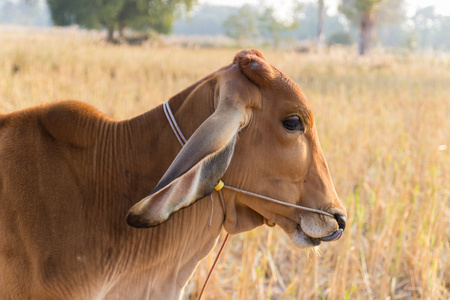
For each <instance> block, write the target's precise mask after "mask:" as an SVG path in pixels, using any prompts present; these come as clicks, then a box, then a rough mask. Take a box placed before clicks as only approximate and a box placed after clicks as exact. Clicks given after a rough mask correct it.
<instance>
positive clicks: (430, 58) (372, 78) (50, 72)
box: [0, 29, 450, 299]
mask: <svg viewBox="0 0 450 300" xmlns="http://www.w3.org/2000/svg"><path fill="white" fill-rule="evenodd" d="M0 44H1V47H0V62H1V63H0V112H1V113H8V112H12V111H14V110H18V109H22V108H25V107H29V106H32V105H40V104H42V103H47V102H51V101H54V100H60V99H76V100H80V101H84V102H87V103H89V104H91V105H93V106H94V107H96V108H98V109H99V110H100V111H102V112H104V113H105V114H107V115H109V116H111V117H114V118H118V119H124V118H130V117H133V116H135V115H138V114H140V113H142V112H144V111H146V110H149V109H151V108H153V107H154V106H156V105H158V104H160V103H162V102H164V101H166V100H167V99H168V98H169V97H170V96H172V95H174V94H175V93H177V92H178V91H181V90H182V89H184V88H186V87H187V86H189V85H190V84H192V83H193V82H195V81H197V80H198V79H200V78H202V77H203V76H206V75H207V74H209V73H211V72H213V71H215V70H217V69H219V68H220V67H222V66H224V65H227V64H229V63H230V62H232V59H233V57H234V55H235V53H236V52H237V51H238V49H233V48H227V49H220V48H189V47H188V48H186V47H180V46H176V45H175V46H164V45H162V46H148V47H142V46H140V47H136V46H129V45H112V44H109V43H105V42H104V41H102V39H101V38H99V35H98V34H96V33H92V32H91V33H89V32H86V31H78V30H74V29H45V30H37V29H28V30H19V31H18V30H13V31H11V30H3V31H0ZM262 50H263V52H264V54H265V56H266V57H267V58H268V59H269V61H270V62H271V63H272V64H274V65H275V66H277V67H278V68H279V69H281V70H282V71H283V72H285V73H286V74H287V75H288V76H290V77H291V78H292V79H294V80H295V81H296V82H297V83H299V84H300V86H301V87H302V88H303V90H304V91H305V93H306V94H307V96H308V98H309V99H310V102H311V104H312V107H313V110H314V113H315V120H316V124H317V129H318V133H319V137H320V140H321V144H322V147H323V149H324V152H325V156H326V158H327V161H328V164H329V168H330V171H331V173H332V177H333V180H334V183H335V186H336V189H337V192H338V194H339V195H340V197H341V199H342V201H343V203H344V204H345V206H346V207H347V210H348V226H347V229H346V232H345V234H344V236H343V237H342V238H341V239H340V240H339V241H338V242H334V243H330V244H323V245H321V246H320V248H319V249H318V250H316V251H304V250H299V249H295V248H294V247H293V246H292V245H291V242H290V241H289V239H288V238H287V237H286V236H285V234H284V233H283V232H282V230H281V229H279V228H277V227H275V228H268V227H261V228H258V229H256V230H253V231H251V232H248V233H243V234H239V235H236V236H232V237H231V238H230V240H229V242H228V244H227V245H226V246H225V250H224V253H223V254H222V257H221V258H220V260H219V263H218V265H217V267H216V270H215V272H214V273H213V275H212V278H211V280H210V282H209V284H208V287H207V289H206V292H205V295H204V299H325V298H326V299H449V298H450V293H449V289H450V274H449V271H450V261H449V260H450V226H449V225H450V224H449V223H450V221H449V220H450V205H449V204H450V150H449V149H448V147H449V146H450V145H449V144H450V117H449V116H450V56H448V55H445V54H442V55H431V54H424V53H422V54H412V53H409V54H407V53H405V54H403V55H393V54H389V53H382V52H377V51H375V52H373V53H371V54H370V55H367V56H364V57H360V56H357V54H356V51H353V52H349V51H347V50H345V49H340V48H332V49H329V50H328V51H325V52H322V53H320V54H319V53H316V52H308V53H301V52H297V51H294V50H273V49H266V50H264V49H262ZM222 239H223V236H222V237H221V239H220V241H219V243H220V242H221V240H222ZM217 248H218V246H217ZM216 251H217V249H215V250H214V251H213V252H212V253H211V254H210V255H209V256H208V257H207V258H206V259H205V260H203V261H202V262H201V263H200V265H199V267H198V268H197V270H196V271H195V273H194V275H193V277H192V279H191V281H190V282H189V283H188V285H187V286H186V294H185V297H184V298H185V299H196V296H197V294H198V292H199V290H200V288H201V285H202V284H203V281H204V280H205V278H206V275H207V271H208V270H209V268H210V266H211V264H212V261H213V259H214V258H215V252H216Z"/></svg>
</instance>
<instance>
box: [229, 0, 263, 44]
mask: <svg viewBox="0 0 450 300" xmlns="http://www.w3.org/2000/svg"><path fill="white" fill-rule="evenodd" d="M223 26H224V27H225V33H226V35H228V36H229V37H231V38H233V39H236V40H237V41H238V43H239V44H242V43H243V42H244V41H246V40H252V39H254V38H256V37H257V36H258V30H257V26H258V12H257V10H256V8H255V7H253V6H252V5H249V4H245V5H243V6H242V7H241V8H239V10H238V12H237V13H236V14H233V15H230V16H229V17H228V18H227V19H226V20H225V21H224V22H223Z"/></svg>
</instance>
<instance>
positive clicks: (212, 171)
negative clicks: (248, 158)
mask: <svg viewBox="0 0 450 300" xmlns="http://www.w3.org/2000/svg"><path fill="white" fill-rule="evenodd" d="M244 79H245V78H244ZM248 84H250V83H248ZM225 86H226V88H225V89H220V92H219V96H218V97H219V100H218V106H217V109H216V110H215V112H214V113H213V114H212V115H211V116H210V117H209V118H208V119H206V120H205V121H204V122H203V123H202V125H200V127H199V128H198V129H197V130H196V131H195V132H194V134H193V135H192V136H191V137H190V138H189V140H188V141H187V143H186V145H185V146H184V147H183V148H182V149H181V151H180V152H179V154H178V155H177V156H176V158H175V160H174V161H173V162H172V164H171V165H170V167H169V169H168V170H167V171H166V173H165V174H164V175H163V177H162V178H161V180H160V181H159V183H158V184H157V186H156V187H155V189H154V190H153V191H152V193H151V194H150V195H149V196H147V197H146V198H144V199H142V200H141V201H140V202H138V203H137V204H135V205H134V206H133V207H132V208H131V209H130V211H129V213H128V216H127V222H128V224H129V225H131V226H134V227H153V226H157V225H159V224H161V223H162V222H164V221H166V220H167V219H168V218H169V217H170V215H172V214H173V213H175V212H176V211H178V210H180V209H181V208H184V207H187V206H189V205H191V204H193V203H194V202H195V201H196V200H198V199H201V198H203V197H205V196H207V195H209V194H210V193H211V192H212V191H213V189H214V187H215V186H216V185H217V183H218V182H219V180H220V179H221V178H222V176H223V174H224V173H225V171H226V170H227V168H228V165H229V163H230V160H231V157H232V155H233V151H234V146H235V143H236V137H237V133H238V131H239V129H240V128H242V127H243V126H244V124H245V123H246V121H247V120H248V115H247V110H249V109H248V108H247V107H246V105H245V104H244V101H241V99H240V97H241V96H242V93H238V92H236V91H238V90H239V88H236V87H235V86H234V85H233V84H229V82H228V83H227V84H225Z"/></svg>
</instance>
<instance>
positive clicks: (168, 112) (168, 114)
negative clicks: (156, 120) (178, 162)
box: [163, 102, 187, 146]
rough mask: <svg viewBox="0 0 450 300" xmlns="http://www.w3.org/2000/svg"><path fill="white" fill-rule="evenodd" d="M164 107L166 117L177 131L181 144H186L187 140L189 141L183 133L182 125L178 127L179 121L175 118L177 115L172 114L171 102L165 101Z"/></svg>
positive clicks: (174, 130) (176, 134)
mask: <svg viewBox="0 0 450 300" xmlns="http://www.w3.org/2000/svg"><path fill="white" fill-rule="evenodd" d="M163 108H164V113H165V114H166V118H167V120H168V121H169V124H170V127H172V131H173V132H174V133H175V136H176V137H177V139H178V141H179V142H180V144H181V146H184V144H186V142H187V139H186V138H185V137H184V135H183V133H182V132H181V129H180V127H178V124H177V121H176V120H175V117H174V116H173V114H172V110H171V109H170V106H169V102H164V104H163Z"/></svg>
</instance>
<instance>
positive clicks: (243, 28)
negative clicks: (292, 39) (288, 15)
mask: <svg viewBox="0 0 450 300" xmlns="http://www.w3.org/2000/svg"><path fill="white" fill-rule="evenodd" d="M223 25H224V27H225V28H226V34H227V35H228V36H230V37H232V38H234V39H236V40H238V42H239V43H240V44H241V43H242V42H243V41H248V40H255V39H257V38H266V39H269V40H270V41H271V42H272V43H273V45H274V46H275V47H277V46H278V45H279V44H280V42H281V40H282V39H283V38H284V37H287V36H288V34H287V33H288V32H289V31H293V30H294V29H296V28H297V22H296V20H293V21H291V22H286V21H281V20H278V19H277V18H276V17H275V11H274V9H273V8H272V7H265V8H263V9H258V8H257V7H255V6H252V5H249V4H246V5H244V6H242V7H241V8H240V9H239V11H238V13H237V14H234V15H231V16H229V17H228V18H227V19H226V20H225V22H224V24H223Z"/></svg>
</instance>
